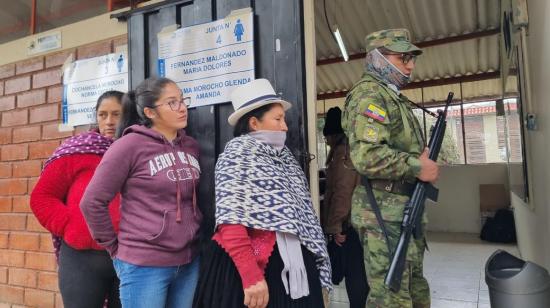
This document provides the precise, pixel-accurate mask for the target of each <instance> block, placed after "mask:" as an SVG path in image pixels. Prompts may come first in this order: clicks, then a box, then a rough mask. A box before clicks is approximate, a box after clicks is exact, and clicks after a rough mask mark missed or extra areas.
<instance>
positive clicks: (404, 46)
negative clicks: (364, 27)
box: [365, 29, 422, 55]
mask: <svg viewBox="0 0 550 308" xmlns="http://www.w3.org/2000/svg"><path fill="white" fill-rule="evenodd" d="M410 37H411V35H410V33H409V30H407V29H388V30H380V31H376V32H373V33H371V34H369V35H367V37H366V38H365V43H366V47H365V49H366V52H369V51H371V50H373V49H375V48H379V47H384V48H386V49H389V50H391V51H394V52H400V53H414V54H416V55H419V54H421V53H422V49H420V48H418V47H416V46H415V45H413V44H412V43H411V38H410Z"/></svg>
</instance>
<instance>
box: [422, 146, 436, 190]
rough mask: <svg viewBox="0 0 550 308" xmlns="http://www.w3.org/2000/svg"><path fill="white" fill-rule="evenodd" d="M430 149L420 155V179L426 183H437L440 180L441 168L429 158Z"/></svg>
mask: <svg viewBox="0 0 550 308" xmlns="http://www.w3.org/2000/svg"><path fill="white" fill-rule="evenodd" d="M428 152H429V150H428V148H425V149H424V152H422V155H420V157H419V159H420V174H419V175H418V179H419V180H421V181H424V182H429V183H435V181H437V179H438V178H439V166H438V165H437V163H436V162H434V161H433V160H431V159H430V158H429V157H428Z"/></svg>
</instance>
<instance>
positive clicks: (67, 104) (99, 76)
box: [62, 52, 128, 126]
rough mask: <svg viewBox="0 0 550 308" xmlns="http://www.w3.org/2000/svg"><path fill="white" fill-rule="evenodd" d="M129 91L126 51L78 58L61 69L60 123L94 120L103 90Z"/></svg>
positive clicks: (92, 121) (71, 124)
mask: <svg viewBox="0 0 550 308" xmlns="http://www.w3.org/2000/svg"><path fill="white" fill-rule="evenodd" d="M110 90H117V91H121V92H127V91H128V57H127V55H126V52H120V53H112V54H109V55H106V56H101V57H96V58H91V59H85V60H79V61H75V62H73V63H72V64H71V65H69V66H67V67H66V68H65V71H64V72H63V91H64V92H63V105H62V107H63V124H67V125H70V126H77V125H85V124H92V123H95V105H96V102H97V99H98V98H99V96H100V95H101V94H103V93H105V92H106V91H110Z"/></svg>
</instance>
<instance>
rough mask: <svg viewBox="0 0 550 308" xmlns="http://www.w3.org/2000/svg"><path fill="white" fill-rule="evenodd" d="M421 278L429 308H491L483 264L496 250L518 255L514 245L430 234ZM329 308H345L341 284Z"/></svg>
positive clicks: (473, 237)
mask: <svg viewBox="0 0 550 308" xmlns="http://www.w3.org/2000/svg"><path fill="white" fill-rule="evenodd" d="M428 246H429V247H430V251H429V252H427V253H426V256H425V259H424V274H425V276H426V278H427V279H428V281H429V283H430V288H431V293H432V308H490V307H491V306H490V304H489V291H488V288H487V284H485V262H486V261H487V258H488V257H489V256H490V255H491V254H492V253H493V252H494V251H495V250H497V249H504V250H506V251H508V252H510V253H512V254H514V255H516V256H517V255H518V254H519V253H518V250H517V248H516V246H515V245H497V244H491V243H487V242H483V241H481V240H480V239H479V237H478V235H477V234H464V233H430V234H429V235H428ZM330 307H331V308H344V307H348V304H347V295H346V290H345V287H344V284H343V283H342V284H340V286H337V287H336V288H335V291H334V292H333V294H332V302H331V306H330Z"/></svg>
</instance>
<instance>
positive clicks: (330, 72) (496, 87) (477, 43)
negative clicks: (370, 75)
mask: <svg viewBox="0 0 550 308" xmlns="http://www.w3.org/2000/svg"><path fill="white" fill-rule="evenodd" d="M324 1H326V7H327V17H328V20H329V23H330V25H331V27H332V29H333V30H334V29H335V25H337V26H338V28H339V29H340V32H341V34H342V37H343V40H344V42H345V45H346V47H347V49H348V53H349V54H359V53H362V52H364V37H365V36H366V35H367V34H368V33H371V32H374V31H378V30H381V29H389V28H407V29H409V30H410V31H411V34H412V36H413V40H414V41H415V42H427V41H433V40H435V39H442V38H448V37H454V36H457V35H464V34H468V33H474V32H478V31H484V30H489V29H496V28H498V27H499V1H498V0H447V1H441V0H384V1H380V0H324ZM324 1H323V0H317V1H315V14H316V15H315V16H316V18H315V27H316V45H317V60H326V59H333V58H338V57H340V56H341V55H340V50H339V48H338V45H337V43H336V42H335V40H334V38H333V37H332V34H331V33H330V32H329V29H328V27H327V22H326V19H325V14H324V9H323V3H324ZM363 65H364V60H363V59H357V60H350V61H348V62H338V63H332V64H326V65H318V66H317V93H318V94H323V93H332V92H339V91H346V90H348V89H349V88H350V87H351V86H352V85H353V83H354V82H355V81H357V80H358V79H359V78H360V76H361V74H362V72H363ZM498 70H499V36H498V34H494V35H490V36H484V37H479V38H475V39H469V40H464V41H459V42H454V43H448V44H444V45H436V46H431V47H426V48H424V54H423V55H422V56H421V57H419V58H418V61H417V66H416V69H415V71H414V73H413V79H414V81H425V80H434V79H442V78H449V77H459V76H467V75H474V74H479V73H486V72H496V71H498ZM477 83H480V84H483V86H477V85H466V84H464V86H463V90H464V89H465V88H466V87H468V91H469V92H468V93H471V94H468V97H477V96H491V95H493V96H495V95H498V94H499V93H500V92H501V90H500V81H498V80H494V81H484V82H477ZM472 84H474V83H472ZM434 88H438V87H434ZM443 88H444V87H443ZM443 88H441V90H438V89H430V90H429V89H425V91H424V98H425V99H426V100H432V99H435V100H437V99H438V98H437V97H440V95H439V94H440V93H443V92H445V91H444V90H443ZM409 91H410V90H409ZM432 94H433V95H434V97H431V95H432ZM413 96H414V95H413ZM443 96H446V94H445V95H443ZM466 96H467V95H466V94H465V97H466Z"/></svg>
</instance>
